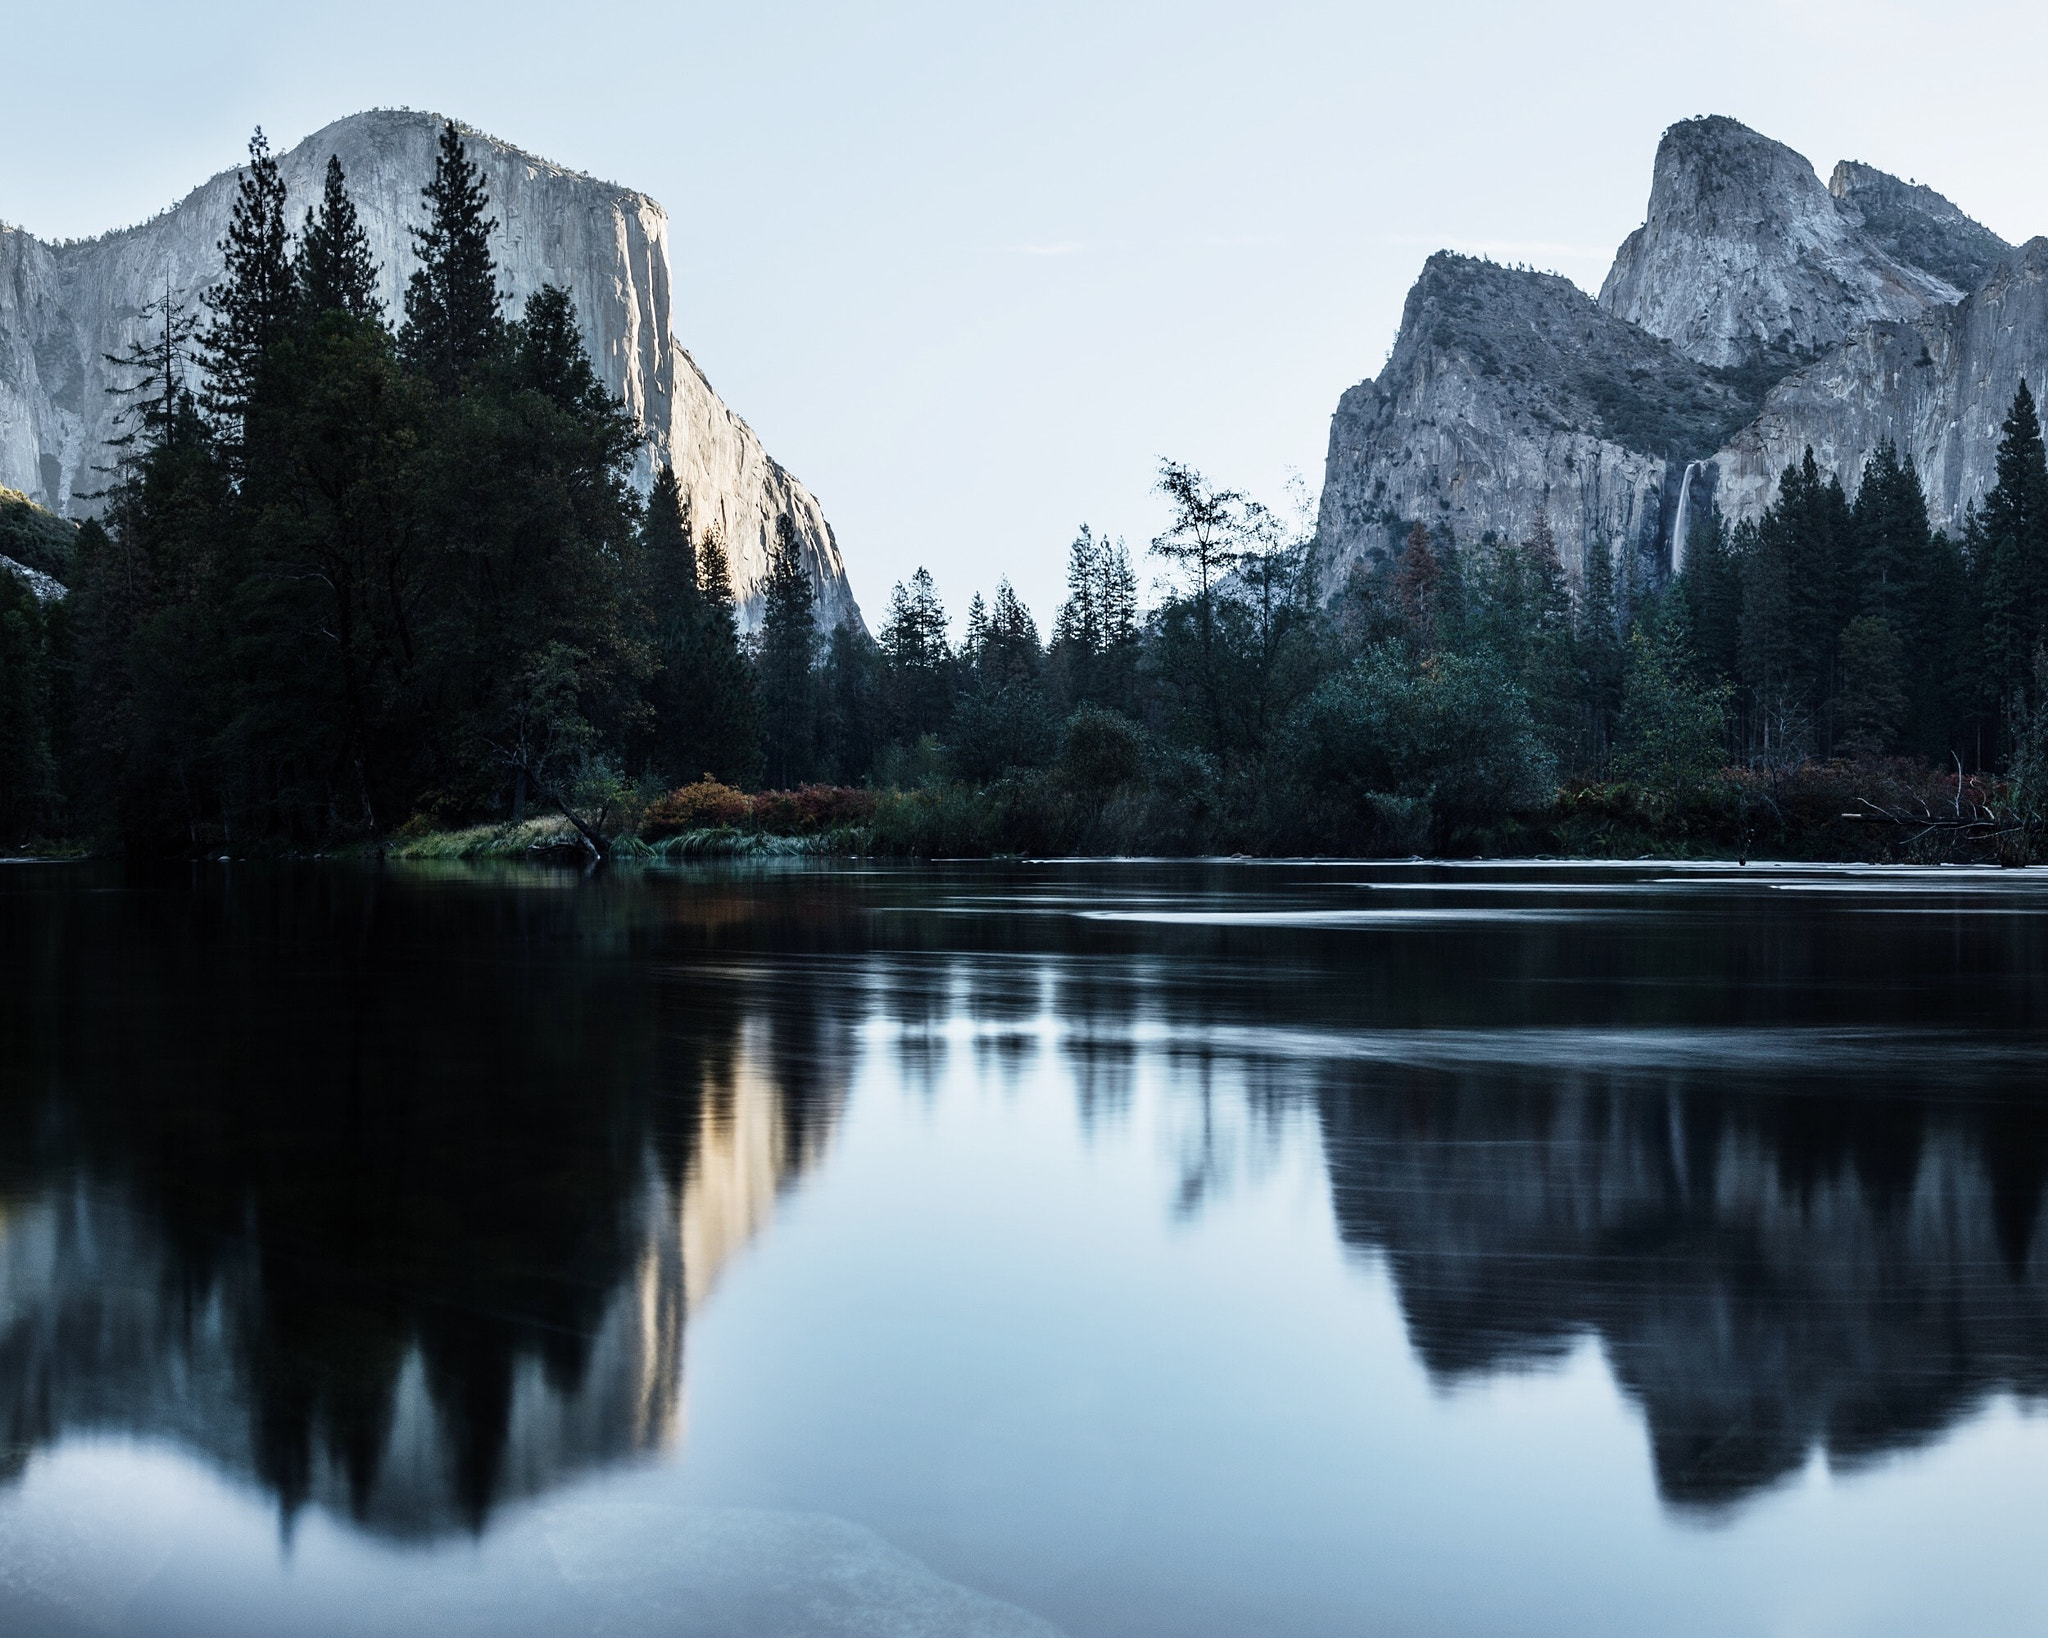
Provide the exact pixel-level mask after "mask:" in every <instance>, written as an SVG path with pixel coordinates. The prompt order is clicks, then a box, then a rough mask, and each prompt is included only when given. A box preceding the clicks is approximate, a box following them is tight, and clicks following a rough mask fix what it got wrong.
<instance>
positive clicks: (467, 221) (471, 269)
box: [398, 121, 505, 393]
mask: <svg viewBox="0 0 2048 1638" xmlns="http://www.w3.org/2000/svg"><path fill="white" fill-rule="evenodd" d="M420 196H421V198H422V199H423V200H424V201H425V202H426V205H427V220H426V223H425V225H423V226H421V227H416V228H414V229H413V245H414V249H415V251H416V252H417V253H418V255H419V261H420V265H419V267H418V269H417V270H416V271H415V272H414V273H413V276H412V277H411V279H409V280H408V281H407V283H406V287H405V323H404V326H403V327H402V328H401V329H400V330H399V332H398V345H399V350H400V352H401V353H402V354H403V356H404V358H405V362H406V365H407V367H408V368H409V369H411V370H413V371H415V372H416V373H418V374H419V375H422V376H424V377H425V378H426V379H427V380H428V381H430V382H432V383H433V385H434V386H435V388H436V389H437V390H439V391H441V392H444V393H445V392H453V391H454V390H455V389H456V388H457V386H458V385H459V384H460V383H461V382H462V381H463V379H464V378H465V377H467V376H468V375H469V374H470V373H471V372H473V371H474V370H476V369H477V368H478V367H479V366H480V365H482V364H483V362H484V361H485V360H486V359H488V358H489V357H490V356H491V355H492V353H493V352H494V351H495V350H496V349H497V346H498V341H499V336H500V332H501V331H502V329H503V327H504V317H503V309H504V304H505V298H504V297H503V296H502V295H501V294H500V293H499V290H498V275H497V269H496V267H495V266H494V265H493V263H492V261H491V245H490V235H491V230H492V229H493V228H495V227H496V226H497V225H498V222H497V218H496V217H492V216H486V215H485V214H484V213H485V211H486V210H488V209H489V208H490V199H489V196H488V194H487V193H486V191H485V188H484V179H483V172H482V170H481V169H479V168H478V167H477V166H476V165H475V164H473V163H472V162H471V161H470V158H469V151H468V150H467V149H466V148H464V147H463V145H462V138H461V136H460V134H459V133H458V132H457V131H456V129H455V125H454V122H453V121H450V122H449V123H448V124H446V125H444V126H443V127H442V129H441V146H440V152H439V154H438V155H437V157H436V159H435V163H434V176H433V180H432V181H431V182H429V183H428V184H427V185H426V187H424V188H422V189H421V190H420Z"/></svg>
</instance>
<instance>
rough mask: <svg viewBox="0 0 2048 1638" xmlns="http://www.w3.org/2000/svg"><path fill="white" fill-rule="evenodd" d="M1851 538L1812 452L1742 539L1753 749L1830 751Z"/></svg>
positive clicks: (1744, 649)
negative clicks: (1755, 741)
mask: <svg viewBox="0 0 2048 1638" xmlns="http://www.w3.org/2000/svg"><path fill="white" fill-rule="evenodd" d="M1853 535H1854V530H1853V520H1852V516H1851V513H1850V510H1849V503H1848V500H1847V498H1846V497H1845V496H1844V495H1843V493H1842V486H1841V483H1840V482H1839V481H1838V480H1836V479H1834V478H1826V479H1823V478H1822V477H1821V475H1820V471H1819V468H1818V465H1817V464H1816V463H1815V461H1814V458H1813V451H1812V450H1811V449H1809V450H1807V451H1806V453H1805V456H1804V458H1803V459H1802V460H1801V461H1800V462H1799V463H1798V464H1796V465H1793V466H1788V467H1786V468H1785V470H1784V473H1783V474H1782V476H1781V477H1780V478H1779V480H1778V493H1777V497H1776V498H1775V499H1774V500H1773V501H1772V503H1771V505H1770V506H1769V507H1768V508H1767V509H1766V510H1765V512H1764V515H1763V517H1762V518H1761V519H1760V520H1758V522H1757V525H1756V528H1755V530H1754V532H1753V533H1752V534H1750V535H1748V536H1746V537H1745V539H1746V542H1747V550H1746V552H1745V554H1744V557H1745V564H1744V568H1745V574H1744V589H1743V614H1742V638H1741V645H1740V646H1741V660H1742V680H1743V682H1744V684H1745V685H1746V686H1747V688H1748V690H1749V693H1750V705H1751V710H1752V724H1753V728H1754V731H1755V732H1756V734H1757V735H1758V739H1759V748H1760V749H1762V750H1764V751H1766V752H1768V753H1769V754H1770V755H1771V756H1773V757H1791V758H1795V759H1796V758H1798V757H1801V756H1806V755H1810V754H1815V753H1818V754H1819V755H1822V756H1827V755H1830V754H1832V752H1833V749H1834V738H1835V702H1836V697H1837V694H1838V692H1839V689H1840V681H1841V679H1840V670H1839V649H1840V641H1841V633H1842V628H1843V626H1844V625H1845V624H1846V623H1847V620H1848V616H1849V614H1850V613H1851V612H1852V602H1851V575H1850V574H1849V572H1848V571H1849V566H1850V563H1851V561H1852V547H1853Z"/></svg>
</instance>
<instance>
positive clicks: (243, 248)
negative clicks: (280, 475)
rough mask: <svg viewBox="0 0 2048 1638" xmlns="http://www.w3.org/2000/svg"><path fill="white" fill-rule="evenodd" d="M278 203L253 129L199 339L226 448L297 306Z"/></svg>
mask: <svg viewBox="0 0 2048 1638" xmlns="http://www.w3.org/2000/svg"><path fill="white" fill-rule="evenodd" d="M284 201H285V192H284V178H283V177H282V176H280V175H279V174H278V170H277V161H276V160H275V159H273V158H272V157H271V154H270V143H269V141H268V139H267V138H265V136H264V135H263V128H262V127H261V126H258V127H257V128H256V134H255V135H254V136H252V137H251V138H250V139H249V168H248V169H247V170H245V171H243V172H242V173H241V175H240V180H239V181H238V182H237V184H236V188H235V203H234V208H233V211H232V214H231V215H230V216H229V218H228V236H227V237H226V238H225V239H223V240H221V241H220V243H219V246H218V247H217V248H218V249H219V250H220V252H221V254H222V256H223V257H224V258H225V260H226V266H225V268H224V270H223V273H222V276H221V280H220V282H219V283H218V284H216V285H214V286H213V287H212V288H211V289H209V290H208V291H207V292H206V304H207V307H208V308H209V309H210V310H211V312H212V315H213V317H212V322H211V323H210V324H209V325H208V326H207V329H206V334H205V337H204V340H203V342H202V355H203V357H204V360H205V364H206V374H207V404H208V407H209V408H210V409H212V410H213V411H214V412H215V413H216V414H217V415H219V416H220V417H221V419H222V421H223V422H224V424H225V427H226V431H227V435H228V439H229V442H230V444H231V445H232V444H234V443H235V442H237V441H238V440H239V439H240V437H241V434H242V422H243V420H244V418H245V417H246V416H247V415H248V412H249V406H250V403H251V401H252V400H253V399H254V397H255V394H256V390H257V380H258V376H259V374H260V373H261V370H262V364H263V357H264V354H265V352H266V350H267V349H268V348H269V347H270V345H271V344H272V343H273V342H275V341H276V340H277V339H278V338H279V337H280V336H282V335H283V334H284V332H285V329H286V327H287V326H288V325H289V324H290V323H291V321H292V318H293V315H294V313H295V311H296V307H297V298H298V280H297V275H296V273H295V271H294V269H293V265H292V248H291V233H290V230H289V229H288V228H287V227H286V226H285V219H284Z"/></svg>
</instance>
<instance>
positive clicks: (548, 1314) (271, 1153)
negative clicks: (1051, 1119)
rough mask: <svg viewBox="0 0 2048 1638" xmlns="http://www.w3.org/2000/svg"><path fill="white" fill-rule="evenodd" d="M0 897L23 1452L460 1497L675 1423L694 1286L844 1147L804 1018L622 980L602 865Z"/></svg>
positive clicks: (432, 1528) (370, 1504)
mask: <svg viewBox="0 0 2048 1638" xmlns="http://www.w3.org/2000/svg"><path fill="white" fill-rule="evenodd" d="M12 908H14V909H16V910H19V911H26V916H25V917H24V918H23V920H25V921H26V922H27V924H28V925H29V926H32V927H33V929H34V932H35V935H36V936H35V937H34V938H33V939H29V940H24V939H23V938H22V937H21V936H20V935H21V934H22V933H23V932H24V931H25V930H26V929H25V927H24V925H23V920H18V921H16V923H15V925H14V936H13V938H12V940H11V948H10V951H9V954H10V956H11V957H12V959H11V961H10V967H11V969H12V970H11V971H10V974H9V977H10V979H11V980H12V981H13V982H11V983H10V985H9V990H8V995H7V999H6V1000H5V1002H4V1003H0V1008H4V1014H0V1016H4V1025H0V1040H4V1043H5V1044H4V1046H0V1053H4V1056H0V1087H4V1088H5V1097H4V1099H0V1120H4V1122H5V1126H4V1128H0V1153H4V1155H5V1157H6V1162H7V1171H6V1173H5V1175H4V1176H0V1187H4V1188H5V1190H6V1196H5V1198H6V1205H5V1207H4V1212H0V1430H4V1433H5V1439H6V1444H5V1450H6V1452H7V1454H8V1456H9V1458H10V1461H11V1464H12V1465H13V1466H14V1467H15V1468H19V1466H20V1464H21V1463H22V1462H23V1461H24V1460H25V1459H26V1457H27V1455H28V1454H29V1453H30V1452H31V1451H32V1450H33V1449H34V1448H35V1447H36V1446H37V1445H38V1444H41V1443H44V1442H46V1441H49V1440H51V1439H54V1438H55V1437H57V1436H58V1435H60V1434H62V1433H64V1432H66V1431H68V1430H77V1429H94V1428H97V1429H117V1430H121V1431H125V1432H132V1433H139V1434H156V1435H166V1436H169V1437H171V1438H173V1439H176V1440H178V1441H180V1442H182V1443H184V1444H186V1445H188V1446H189V1447H191V1448H193V1449H195V1450H198V1451H201V1452H204V1453H205V1454H207V1455H208V1456H210V1457H212V1458H213V1459H214V1460H216V1461H218V1462H220V1463H223V1464H225V1465H226V1466H227V1467H228V1468H230V1469H231V1470H236V1471H241V1472H245V1473H247V1474H250V1475H252V1476H254V1477H256V1478H258V1479H260V1481H261V1482H262V1483H263V1484H264V1485H265V1486H267V1487H268V1488H270V1489H271V1490H272V1491H273V1492H274V1493H275V1494H276V1496H277V1498H278V1500H279V1502H280V1503H281V1505H282V1507H283V1508H284V1510H285V1512H286V1514H287V1515H289V1514H291V1513H292V1512H294V1511H295V1510H296V1509H298V1508H299V1507H300V1506H301V1505H303V1504H304V1503H306V1502H307V1501H317V1502H320V1503H322V1504H325V1505H326V1506H328V1507H330V1508H332V1509H334V1510H335V1511H338V1512H345V1513H346V1514H348V1515H351V1516H353V1517H354V1518H356V1519H357V1520H359V1521H360V1522H362V1523H364V1524H366V1525H369V1526H370V1527H372V1528H373V1529H376V1530H378V1531H382V1532H388V1533H393V1534H398V1535H414V1534H431V1533H435V1532H438V1531H442V1530H446V1529H448V1528H451V1527H454V1526H457V1525H461V1526H467V1527H469V1528H476V1527H479V1526H481V1525H482V1524H483V1522H484V1520H485V1518H486V1516H487V1515H488V1513H489V1512H490V1510H491V1508H492V1507H493V1506H494V1505H495V1504H496V1503H497V1502H499V1501H502V1500H504V1499H507V1498H511V1497H516V1496H522V1495H529V1494H533V1493H536V1492H538V1491H541V1490H543V1489H545V1488H547V1487H548V1486H550V1485H553V1484H555V1483H558V1482H560V1481H561V1480H563V1479H564V1478H566V1477H567V1476H569V1475H571V1474H573V1473H574V1472H576V1471H577V1470H579V1469H582V1468H586V1467H589V1466H591V1465H592V1464H595V1463H600V1462H605V1461H609V1460H613V1459H616V1458H620V1457H625V1456H630V1455H633V1454H636V1453H640V1452H644V1451H649V1450H653V1449H658V1448H659V1447H661V1446H663V1445H665V1444H667V1443H669V1442H670V1441H671V1440H672V1439H673V1438H674V1437H675V1436H676V1433H677V1431H678V1418H679V1416H680V1414H681V1388H682V1370H683V1329H684V1323H685V1319H686V1317H687V1315H688V1313H689V1311H690V1309H691V1308H692V1307H693V1306H694V1305H695V1304H696V1303H697V1302H699V1301H701V1300H702V1299H703V1298H704V1296H705V1295H706V1294H707V1293H708V1292H709V1290H710V1288H711V1286H712V1285H713V1283H714V1282H715V1281H716V1279H717V1277H718V1272H719V1269H720V1267H721V1266H722V1265H723V1263H724V1262H725V1261H726V1259H727V1258H729V1257H730V1256H731V1255H732V1254H733V1253H734V1252H735V1251H736V1250H738V1249H739V1248H740V1247H741V1246H743V1245H744V1244H745V1243H746V1241H747V1239H748V1238H749V1237H750V1236H751V1235H752V1234H753V1233H754V1232H755V1231H756V1230H758V1229H759V1228H760V1226H761V1225H762V1224H763V1223H764V1222H765V1221H766V1219H767V1217H768V1215H769V1213H770V1212H771V1210H772V1209H773V1203H774V1198H775V1195H776V1193H777V1191H778V1190H779V1189H780V1188H781V1187H782V1186H783V1185H784V1184H785V1183H787V1182H788V1181H789V1179H790V1178H792V1177H793V1176H795V1175H796V1174H797V1173H799V1172H801V1171H802V1170H803V1169H804V1168H805V1167H806V1166H808V1165H810V1164H812V1163H813V1162H814V1161H815V1160H816V1159H817V1158H818V1156H819V1154H820V1153H821V1152H822V1150H823V1147H824V1145H825V1143H826V1142H827V1140H828V1139H829V1135H830V1131H831V1123H832V1119H833V1115H834V1110H835V1107H836V1105H835V1099H836V1098H837V1096H838V1093H839V1088H838V1084H837V1083H836V1082H834V1081H833V1080H832V1079H831V1078H830V1074H829V1067H828V1066H829V1064H830V1062H831V1059H832V1055H831V1054H829V1053H826V1052H823V1051H821V1050H820V1049H819V1045H818V1043H817V1042H816V1041H815V1040H812V1039H808V1038H805V1037H804V1035H803V1031H804V1030H805V1029H806V1028H807V1027H808V1026H809V1025H810V1024H811V1023H812V1022H813V1020H810V1019H806V1018H804V1017H802V1016H797V1017H791V1018H783V1019H780V1020H778V1021H777V1025H778V1028H777V1029H775V1030H770V1029H768V1028H767V1027H766V1026H765V1021H764V1020H762V1019H759V1018H757V1017H755V1016H753V1015H751V1014H750V1013H749V1012H748V1011H747V1010H746V1009H745V1008H743V1007H741V1006H737V1005H734V1004H732V1002H731V999H730V998H729V997H721V996H720V995H719V994H718V993H717V990H716V987H715V986H709V985H702V984H699V985H692V986H688V987H682V986H672V985H663V984H659V983H648V982H646V981H645V980H644V978H642V977H639V976H637V975H635V974H634V973H633V971H632V970H631V967H630V964H629V963H628V962H625V961H622V960H621V959H618V958H619V957H620V956H622V955H623V953H624V952H625V950H626V949H627V948H628V947H629V946H630V945H631V943H632V941H633V939H634V937H635V935H636V933H638V932H640V931H643V929H642V928H640V927H639V926H638V920H639V918H638V916H637V914H636V912H635V910H634V909H633V908H632V907H629V906H622V905H621V904H620V903H619V902H617V901H609V900H606V899H605V898H604V897H603V896H602V895H600V894H590V895H583V894H578V893H574V892H563V891H559V890H555V891H549V890H538V891H536V890H526V891H513V892H507V893H505V894H502V895H484V894H475V893H463V892H456V893H445V894H444V893H436V892H431V891H427V892H422V891H408V890H406V889H404V888H402V887H395V886H393V885H392V884H388V883H387V884H380V883H378V882H376V881H374V880H372V879H368V878H361V877H352V876H343V875H339V874H337V875H333V876H326V877H297V878H285V879H283V880H281V881H279V882H277V883H276V884H266V885H265V886H264V887H263V888H260V889H258V890H255V891H251V892H236V893H232V894H222V895H218V896H217V897H214V898H212V899H211V900H210V899H209V896H206V895H192V896H190V897H189V898H180V897H178V896H174V895H173V896H167V895H162V894H147V895H144V894H137V895H134V896H132V897H131V896H127V895H108V896H103V897H92V898H79V897H72V896H70V895H63V894H57V895H51V896H49V897H47V898H43V899H41V900H39V901H30V902H28V903H26V904H24V902H23V901H21V900H15V901H14V903H13V906H12ZM700 908H701V909H702V910H703V911H704V913H705V914H707V915H709V916H712V917H715V916H716V915H717V914H718V906H717V905H716V904H715V903H714V904H711V905H706V906H702V907H700ZM24 957H26V958H27V959H26V960H24V959H23V958H24ZM792 1032H794V1036H793V1034H792Z"/></svg>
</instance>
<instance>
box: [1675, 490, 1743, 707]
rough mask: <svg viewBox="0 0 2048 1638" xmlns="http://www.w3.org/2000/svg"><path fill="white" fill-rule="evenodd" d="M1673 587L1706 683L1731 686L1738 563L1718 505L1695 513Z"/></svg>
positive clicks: (1736, 660)
mask: <svg viewBox="0 0 2048 1638" xmlns="http://www.w3.org/2000/svg"><path fill="white" fill-rule="evenodd" d="M1686 535H1687V540H1686V547H1685V568H1684V569H1683V571H1682V572H1681V573H1680V575H1679V577H1678V580H1677V582H1676V583H1675V586H1674V590H1675V592H1676V595H1677V596H1678V598H1679V600H1680V601H1682V602H1683V603H1684V604H1685V606H1686V613H1687V618H1688V620H1689V621H1690V623H1691V629H1692V645H1693V656H1694V664H1695V665H1697V666H1698V668H1699V671H1700V675H1701V677H1702V679H1703V680H1704V681H1705V682H1706V683H1707V684H1708V686H1710V687H1712V686H1718V685H1720V684H1724V683H1725V684H1727V685H1729V686H1730V687H1733V685H1734V683H1735V680H1736V676H1737V672H1738V670H1739V667H1740V649H1741V641H1742V566H1741V564H1740V563H1739V562H1738V561H1737V558H1736V555H1735V551H1734V549H1733V547H1732V546H1731V545H1730V542H1729V538H1728V524H1727V520H1726V519H1724V518H1723V517H1722V516H1721V511H1720V508H1719V507H1708V508H1704V509H1702V510H1701V511H1700V512H1697V513H1695V514H1694V515H1693V518H1692V523H1691V527H1690V528H1688V529H1687V530H1686Z"/></svg>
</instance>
